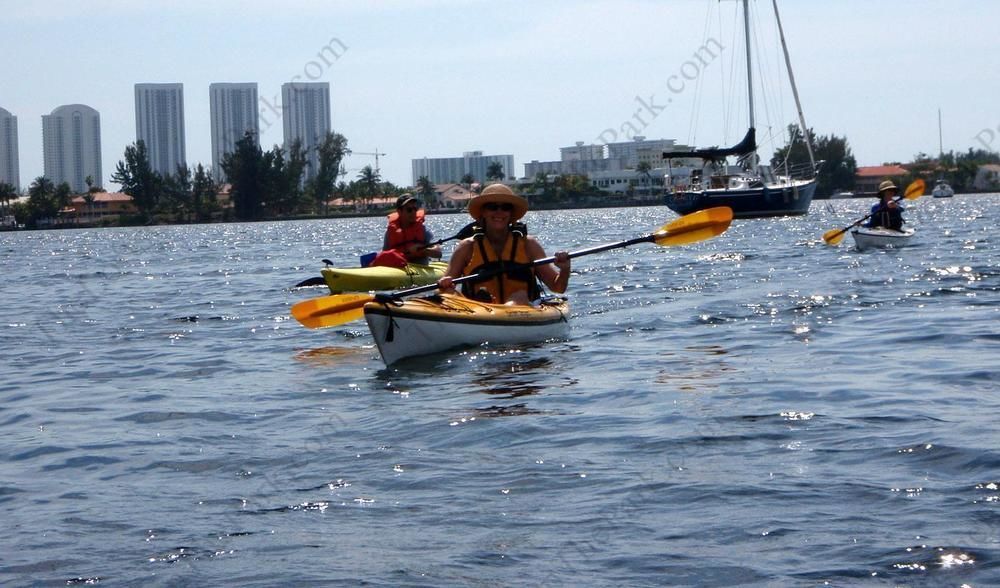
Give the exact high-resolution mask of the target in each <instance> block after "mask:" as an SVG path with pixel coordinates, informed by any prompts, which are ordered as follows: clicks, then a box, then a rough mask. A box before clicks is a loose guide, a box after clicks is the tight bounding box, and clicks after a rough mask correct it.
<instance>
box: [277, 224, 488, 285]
mask: <svg viewBox="0 0 1000 588" xmlns="http://www.w3.org/2000/svg"><path fill="white" fill-rule="evenodd" d="M475 225H476V223H475V222H472V223H469V224H467V225H465V226H464V227H462V230H461V231H459V232H457V233H455V234H454V235H452V236H451V237H445V238H444V239H438V240H437V241H431V242H430V243H428V244H427V245H426V247H433V246H435V245H440V244H442V243H447V242H448V241H454V240H455V239H465V238H468V237H471V236H472V228H473V227H474V226H475ZM321 261H322V262H323V263H325V264H326V265H327V266H331V265H333V262H332V261H330V260H329V259H323V260H321ZM324 285H326V279H324V278H323V277H322V276H320V277H318V278H306V279H304V280H302V281H301V282H299V283H298V284H295V285H294V286H292V287H293V288H307V287H312V286H324Z"/></svg>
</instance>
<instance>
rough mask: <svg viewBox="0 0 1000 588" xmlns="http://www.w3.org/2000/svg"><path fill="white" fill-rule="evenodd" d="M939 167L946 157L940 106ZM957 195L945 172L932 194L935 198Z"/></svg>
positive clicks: (936, 183) (935, 184)
mask: <svg viewBox="0 0 1000 588" xmlns="http://www.w3.org/2000/svg"><path fill="white" fill-rule="evenodd" d="M938 153H939V155H938V167H940V166H941V160H942V159H944V141H942V138H941V109H940V108H938ZM954 195H955V191H954V190H952V189H951V186H949V185H948V182H946V181H944V176H943V173H942V175H941V176H939V177H938V180H937V182H935V183H934V189H933V190H932V191H931V196H933V197H935V198H951V197H952V196H954Z"/></svg>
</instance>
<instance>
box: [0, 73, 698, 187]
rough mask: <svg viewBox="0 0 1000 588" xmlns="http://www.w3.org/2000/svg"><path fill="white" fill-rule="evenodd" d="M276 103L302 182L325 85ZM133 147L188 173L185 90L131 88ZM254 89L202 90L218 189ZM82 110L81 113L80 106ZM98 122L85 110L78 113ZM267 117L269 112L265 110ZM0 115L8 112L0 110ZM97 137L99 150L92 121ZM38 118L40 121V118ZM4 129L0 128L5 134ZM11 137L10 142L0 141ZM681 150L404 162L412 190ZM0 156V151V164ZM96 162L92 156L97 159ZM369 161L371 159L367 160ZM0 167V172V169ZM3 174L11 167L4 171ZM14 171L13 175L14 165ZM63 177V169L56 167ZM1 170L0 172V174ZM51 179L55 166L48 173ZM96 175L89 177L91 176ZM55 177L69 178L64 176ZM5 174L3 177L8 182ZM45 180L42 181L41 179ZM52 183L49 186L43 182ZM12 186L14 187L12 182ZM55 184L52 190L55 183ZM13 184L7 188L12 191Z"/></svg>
mask: <svg viewBox="0 0 1000 588" xmlns="http://www.w3.org/2000/svg"><path fill="white" fill-rule="evenodd" d="M281 97H282V102H281V105H280V111H281V114H282V125H283V135H284V146H285V148H286V149H287V147H288V146H289V145H291V143H292V142H293V141H295V140H299V141H301V143H302V146H303V147H304V148H305V149H306V150H307V162H308V165H307V166H306V169H305V173H304V178H303V181H305V180H307V179H309V178H311V177H313V176H314V175H315V173H316V170H317V168H318V165H319V161H318V155H317V153H316V149H315V147H316V146H317V145H318V144H319V142H320V140H321V139H322V138H323V137H324V136H325V135H326V134H327V133H329V132H331V131H332V121H331V114H330V113H331V103H330V85H329V83H327V82H294V83H285V84H282V86H281ZM135 98H136V100H135V108H136V112H135V115H136V116H135V119H136V140H137V141H138V140H143V141H145V142H146V146H147V152H148V156H149V160H150V165H151V167H152V168H153V169H154V170H155V171H157V172H158V173H161V174H175V173H176V171H177V166H178V165H187V162H186V158H185V155H184V154H185V124H184V87H183V84H181V83H137V84H135ZM260 105H261V102H260V100H259V95H258V86H257V83H256V82H215V83H211V84H209V106H210V121H209V122H210V127H211V128H210V133H211V141H212V143H211V144H212V173H213V175H214V176H215V178H216V179H217V180H218V181H222V180H224V177H223V176H224V173H223V171H222V169H221V163H222V160H223V157H224V156H225V154H226V153H227V152H229V151H231V150H232V149H233V146H234V145H235V143H236V142H237V141H238V140H240V139H241V138H242V137H243V136H244V134H245V132H246V131H248V130H249V131H253V132H254V133H255V134H256V135H257V136H258V146H259V130H260V124H261V123H260V119H261V117H262V116H263V113H264V109H263V108H260V111H258V108H259V107H260ZM79 106H83V105H79ZM83 108H86V109H89V110H90V111H92V114H93V115H97V111H96V110H93V109H92V108H90V107H85V106H84V107H83ZM272 111H273V108H272ZM0 113H7V111H5V110H3V109H0ZM97 116H98V124H97V135H98V144H99V115H97ZM43 118H45V117H43ZM16 122H17V121H16V117H15V116H13V115H12V114H10V113H7V114H6V115H5V116H0V132H2V131H3V130H4V129H5V128H11V127H12V128H13V132H10V131H8V132H7V133H6V135H4V134H0V141H3V143H2V144H0V149H4V146H3V145H6V151H7V152H8V153H9V154H11V155H9V156H8V157H7V158H6V159H7V160H8V161H10V160H12V159H16V157H17V141H16ZM4 125H6V127H5V126H4ZM12 135H13V138H12V139H7V140H5V138H6V137H10V136H12ZM676 148H683V146H679V145H676V142H675V141H674V140H672V139H669V140H668V139H660V140H653V141H647V140H645V137H642V136H638V137H635V138H634V139H632V140H629V141H623V142H619V143H609V144H593V143H591V144H585V143H583V142H582V141H578V142H577V143H576V144H575V145H574V146H569V147H562V148H559V151H560V159H559V160H558V161H544V162H540V161H537V160H533V161H532V162H530V163H525V164H523V165H524V174H523V175H521V176H519V174H517V172H516V171H515V163H514V156H513V154H500V155H484V154H483V152H482V151H466V152H463V153H462V156H461V157H422V158H417V159H411V172H412V183H413V184H414V185H415V184H416V182H417V180H418V179H419V178H420V177H421V176H427V177H428V178H429V179H430V180H431V181H432V182H433V183H435V184H443V183H458V182H460V181H461V179H462V178H463V177H465V176H466V175H471V176H472V177H473V178H475V180H476V181H477V182H484V181H485V180H486V175H487V172H488V171H489V167H490V165H492V164H499V165H500V166H501V167H502V169H503V172H504V176H505V179H514V178H517V177H522V178H529V179H530V178H533V177H535V176H536V175H537V174H538V173H545V174H567V173H576V174H597V173H602V175H604V174H607V173H609V172H611V173H613V174H614V175H618V174H617V173H615V172H623V171H626V170H628V169H630V168H634V167H635V166H636V164H637V163H639V162H640V161H649V162H650V163H651V164H652V167H654V168H656V167H660V166H661V165H662V153H663V151H667V150H670V149H676ZM3 155H4V151H0V156H3ZM98 155H99V154H98ZM370 155H376V154H370ZM0 165H3V163H2V162H0ZM8 167H10V165H9V164H8ZM13 167H15V168H16V165H14V166H13ZM62 167H63V168H64V169H67V168H68V166H67V165H63V166H62ZM2 169H3V168H2V167H0V170H2ZM47 169H51V170H52V173H53V174H54V173H57V170H58V169H59V168H58V166H56V165H52V166H50V167H48V168H47ZM99 169H100V161H99V158H98V159H97V167H96V169H95V168H94V167H91V168H90V171H89V172H88V173H85V174H84V175H83V176H82V177H83V178H85V177H86V175H93V176H94V178H95V181H96V183H97V185H100V184H101V182H102V180H101V179H100V178H101V176H100V172H99V171H98V170H99ZM95 172H96V173H95ZM58 173H62V175H60V176H59V177H68V176H67V175H66V174H65V173H63V172H58ZM12 175H13V174H10V173H9V172H8V176H12ZM46 176H49V173H48V172H46ZM79 177H80V176H79V174H76V177H75V178H74V180H73V181H72V182H71V187H73V189H74V190H76V191H83V190H85V189H86V188H85V187H82V186H81V185H80V183H79ZM50 179H51V178H50ZM11 183H14V182H11ZM57 183H58V182H57ZM18 184H19V181H18V182H17V183H14V185H15V186H17V187H19V185H18Z"/></svg>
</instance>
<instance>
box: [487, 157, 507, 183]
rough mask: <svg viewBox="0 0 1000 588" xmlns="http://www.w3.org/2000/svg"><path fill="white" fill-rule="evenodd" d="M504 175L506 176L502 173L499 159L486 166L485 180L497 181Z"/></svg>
mask: <svg viewBox="0 0 1000 588" xmlns="http://www.w3.org/2000/svg"><path fill="white" fill-rule="evenodd" d="M504 177H506V175H505V174H504V173H503V164H502V163H500V162H499V161H494V162H493V163H491V164H490V165H489V167H487V168H486V179H487V180H494V181H498V182H499V181H501V180H503V179H504Z"/></svg>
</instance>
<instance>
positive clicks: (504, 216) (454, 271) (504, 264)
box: [438, 184, 570, 304]
mask: <svg viewBox="0 0 1000 588" xmlns="http://www.w3.org/2000/svg"><path fill="white" fill-rule="evenodd" d="M527 212H528V201H527V200H525V199H524V198H522V197H521V196H518V195H517V194H514V192H513V191H511V189H510V188H508V187H507V186H505V185H503V184H492V185H490V186H487V187H486V188H485V189H484V190H483V191H482V193H481V194H479V195H477V196H475V197H474V198H473V199H472V200H471V201H469V214H470V215H471V216H472V218H474V219H476V222H477V223H478V225H479V226H480V227H481V228H482V232H480V233H478V234H476V235H474V236H472V237H470V238H468V239H465V240H463V241H462V242H460V243H459V244H458V246H457V247H456V248H455V252H454V253H453V254H452V256H451V261H449V263H448V271H447V272H445V275H444V277H442V278H441V279H440V280H438V288H439V289H440V290H442V291H444V292H449V291H452V290H454V284H452V280H453V279H454V278H457V277H460V276H468V275H472V274H477V273H481V272H486V273H488V274H489V275H488V276H486V277H484V278H483V279H481V280H475V281H467V282H463V283H462V293H463V294H465V295H466V296H468V297H470V298H476V299H479V300H484V301H486V302H494V303H497V304H504V303H508V304H528V303H530V301H532V300H536V299H537V298H538V297H539V296H540V294H541V292H540V289H539V287H538V283H537V281H536V278H537V279H539V280H541V281H542V283H544V284H545V285H546V286H547V287H548V288H549V289H550V290H552V291H553V292H556V293H560V294H561V293H563V292H565V291H566V287H567V286H568V284H569V273H570V259H569V254H568V253H567V252H565V251H559V252H557V253H556V254H555V263H554V264H552V263H548V264H544V265H539V266H534V267H532V266H531V265H530V264H531V262H533V261H535V260H536V259H542V258H544V257H545V250H544V249H543V248H542V246H541V244H539V243H538V241H537V240H536V239H535V238H534V237H529V236H528V235H526V234H525V231H524V230H523V229H521V228H519V227H518V226H517V225H513V224H512V223H514V222H515V221H517V220H520V219H521V217H523V216H524V215H525V214H526V213H527ZM505 268H507V269H505Z"/></svg>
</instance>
